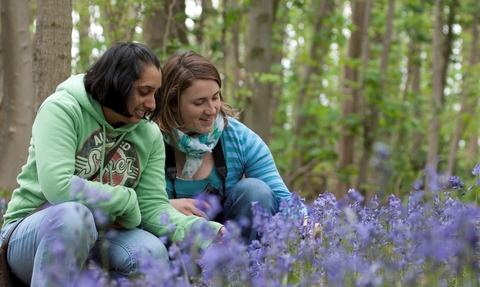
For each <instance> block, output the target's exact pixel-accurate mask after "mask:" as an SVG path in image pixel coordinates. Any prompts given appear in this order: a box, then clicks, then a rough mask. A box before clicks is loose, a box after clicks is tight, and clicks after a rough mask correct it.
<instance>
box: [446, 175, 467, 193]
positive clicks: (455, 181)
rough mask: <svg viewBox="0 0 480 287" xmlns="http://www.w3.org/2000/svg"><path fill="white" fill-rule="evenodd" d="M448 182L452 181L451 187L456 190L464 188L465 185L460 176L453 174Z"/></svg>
mask: <svg viewBox="0 0 480 287" xmlns="http://www.w3.org/2000/svg"><path fill="white" fill-rule="evenodd" d="M448 182H449V183H450V187H451V188H452V189H454V190H457V189H462V188H463V185H464V184H463V181H460V178H459V177H458V176H451V177H450V179H449V180H448Z"/></svg>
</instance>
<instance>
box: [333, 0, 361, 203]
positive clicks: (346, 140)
mask: <svg viewBox="0 0 480 287" xmlns="http://www.w3.org/2000/svg"><path fill="white" fill-rule="evenodd" d="M351 3H352V23H353V25H355V26H356V27H357V29H356V30H354V31H353V32H352V34H351V36H350V40H349V42H348V55H347V57H348V58H349V59H350V60H355V59H359V58H360V57H361V56H362V35H363V33H364V32H363V30H364V27H363V24H364V16H365V12H364V11H365V1H361V0H356V1H352V2H351ZM358 80H359V71H358V68H356V67H355V66H352V65H349V64H346V65H345V70H344V85H343V90H344V93H345V94H346V96H347V98H346V99H345V100H343V102H342V116H341V117H342V122H343V124H342V126H341V127H340V139H339V149H338V155H339V156H338V174H339V175H338V176H339V178H338V180H337V186H336V188H337V190H336V192H335V194H336V196H337V198H342V197H343V196H344V195H345V194H346V193H347V191H348V189H349V188H352V187H353V186H352V185H351V178H350V172H349V171H348V169H349V168H351V167H352V165H353V163H354V150H355V142H356V133H357V131H356V129H357V124H355V123H354V124H351V123H348V122H347V121H346V120H347V118H349V117H355V116H357V115H358V108H359V107H358V105H359V89H358V85H357V83H358ZM352 83H355V84H352Z"/></svg>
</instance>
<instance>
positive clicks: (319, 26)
mask: <svg viewBox="0 0 480 287" xmlns="http://www.w3.org/2000/svg"><path fill="white" fill-rule="evenodd" d="M333 7H334V3H333V2H332V1H329V0H322V1H320V3H319V5H318V7H317V14H316V17H315V18H316V21H315V23H314V25H313V31H312V36H311V43H310V47H309V51H308V61H309V62H308V63H307V65H305V68H304V71H303V75H302V86H301V87H300V90H299V92H298V99H297V102H296V105H295V107H294V110H293V114H294V120H293V139H294V143H293V150H294V151H295V152H296V153H295V154H296V155H295V156H294V157H292V158H291V168H290V169H289V171H288V174H287V175H286V176H285V184H286V185H287V186H291V185H292V183H293V181H295V180H296V179H297V178H298V177H300V176H302V173H298V171H299V170H303V168H302V167H303V166H304V165H307V166H310V165H309V163H308V162H307V163H306V162H304V155H305V152H307V150H308V147H307V148H306V149H304V148H303V147H302V146H300V145H299V143H298V142H299V141H300V140H301V139H302V138H306V137H308V131H305V130H302V129H304V128H305V127H306V126H307V123H308V121H310V120H312V116H311V115H308V114H307V113H306V112H305V111H306V109H307V108H308V104H309V103H310V101H311V98H312V97H313V96H314V95H311V94H309V92H308V91H309V90H310V89H311V86H310V84H311V78H312V76H313V75H315V76H319V75H321V74H322V69H321V68H320V67H321V66H322V64H323V62H324V59H323V56H324V55H327V54H328V44H329V42H328V41H325V38H322V37H321V36H320V35H321V32H322V31H323V29H325V26H324V20H325V16H326V15H328V14H329V13H331V12H332V10H333ZM327 29H328V27H327ZM322 44H323V45H322ZM315 96H316V95H315ZM315 144H316V143H315ZM318 161H319V160H315V164H316V163H318ZM310 168H311V167H310Z"/></svg>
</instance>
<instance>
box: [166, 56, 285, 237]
mask: <svg viewBox="0 0 480 287" xmlns="http://www.w3.org/2000/svg"><path fill="white" fill-rule="evenodd" d="M221 87H222V82H221V79H220V75H219V73H218V71H217V69H216V68H215V66H214V65H213V64H212V63H211V62H209V61H208V60H206V59H205V58H204V57H202V56H200V55H198V54H196V53H194V52H192V51H188V52H185V53H177V54H175V55H173V56H172V57H171V58H170V59H169V60H168V61H167V62H166V63H165V66H164V79H163V86H162V88H161V89H160V107H161V109H162V110H161V111H160V116H159V119H158V124H159V126H160V129H161V130H162V132H163V135H164V139H165V141H166V143H167V144H168V145H167V147H166V154H167V160H166V162H167V166H166V173H167V175H168V174H169V173H171V171H173V176H172V177H171V180H167V192H168V195H169V198H170V202H171V204H172V205H173V206H174V207H175V208H176V209H177V210H178V211H180V212H182V213H183V214H185V215H197V216H201V217H204V218H208V216H207V214H206V213H205V209H208V208H209V207H210V206H209V205H208V204H207V203H206V202H204V201H201V200H200V199H198V198H197V199H194V198H193V197H195V196H196V195H198V194H199V193H202V192H203V191H205V190H206V189H207V190H209V191H210V193H212V190H213V193H219V194H220V195H224V196H225V197H226V199H225V201H224V202H223V212H222V213H221V215H222V217H223V218H222V219H221V221H222V222H226V221H228V220H234V221H235V222H237V223H239V226H240V227H242V237H244V238H245V239H246V240H247V241H251V240H253V239H255V238H257V236H258V235H257V233H256V231H255V230H254V229H252V227H251V222H252V218H253V214H252V204H253V203H254V202H257V203H258V204H260V205H261V207H263V208H264V209H265V210H266V211H267V212H268V213H270V214H275V213H276V212H277V211H278V207H279V201H280V199H282V198H287V199H289V197H290V192H289V190H288V189H287V187H286V186H285V184H284V182H283V181H282V178H281V177H280V175H279V173H278V170H277V168H276V166H275V163H274V159H273V157H272V154H271V152H270V150H269V149H268V147H267V145H266V144H265V143H264V142H263V141H262V140H261V138H260V137H259V136H258V135H256V134H255V133H254V132H252V131H251V130H250V129H248V128H247V127H246V126H245V125H243V124H242V123H240V122H239V121H238V120H236V119H235V116H236V115H237V114H238V113H237V111H236V110H234V109H233V108H232V107H231V106H229V105H228V104H227V103H226V102H225V101H224V100H223V98H222V95H221V91H220V89H221ZM219 143H220V144H221V146H222V147H223V150H221V154H220V156H217V158H218V157H222V155H223V156H224V159H225V162H226V178H225V180H224V182H222V175H221V174H222V173H223V172H222V171H221V170H220V171H219V170H218V165H219V160H217V159H215V158H214V154H215V150H218V144H219ZM169 149H170V150H169ZM212 151H213V153H212ZM169 154H170V157H172V158H174V161H173V162H172V164H170V165H168V162H169ZM214 166H215V167H217V168H213V167H214ZM210 219H211V218H210ZM245 219H247V220H246V222H245Z"/></svg>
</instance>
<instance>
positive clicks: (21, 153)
mask: <svg viewBox="0 0 480 287" xmlns="http://www.w3.org/2000/svg"><path fill="white" fill-rule="evenodd" d="M28 12H29V7H28V2H27V1H17V0H2V1H1V22H2V43H3V64H4V68H5V70H6V71H8V73H4V84H5V85H4V86H3V91H4V97H3V101H2V122H1V126H0V150H1V151H2V152H0V189H5V190H9V191H13V189H15V188H16V187H17V186H18V184H17V182H16V178H17V176H18V174H19V173H20V171H21V167H22V166H23V164H25V162H26V159H27V155H28V146H29V142H30V137H31V127H32V124H33V118H34V109H33V99H34V96H33V95H34V88H33V68H32V66H33V65H32V45H31V40H30V31H29V23H30V21H29V16H28V15H29V13H28Z"/></svg>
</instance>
